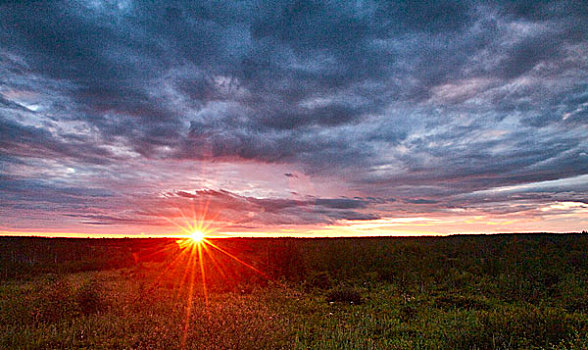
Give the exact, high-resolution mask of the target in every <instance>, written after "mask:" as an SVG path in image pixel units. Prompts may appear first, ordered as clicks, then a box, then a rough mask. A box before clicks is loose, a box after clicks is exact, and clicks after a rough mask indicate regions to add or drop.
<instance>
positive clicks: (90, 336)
mask: <svg viewBox="0 0 588 350" xmlns="http://www.w3.org/2000/svg"><path fill="white" fill-rule="evenodd" d="M21 243H22V242H21ZM28 243H30V242H28ZM70 243H71V242H69V243H67V244H70ZM92 243H93V244H96V242H92ZM168 243H169V242H167V241H165V242H164V241H161V247H160V248H161V249H154V250H149V249H151V248H153V246H151V245H149V246H148V247H147V248H145V247H143V248H141V249H143V250H141V249H139V248H137V247H138V246H140V244H137V242H133V241H129V242H128V244H129V246H131V247H135V248H136V249H138V250H135V251H133V253H136V252H137V251H138V252H139V253H140V254H143V257H144V258H142V259H135V260H131V261H132V262H131V263H129V264H128V265H127V266H126V267H120V266H119V265H118V264H119V262H117V264H116V266H110V267H109V266H107V261H106V262H101V263H100V264H101V265H100V266H101V267H100V268H97V269H94V270H89V271H77V272H76V271H63V270H60V271H57V273H55V272H49V273H48V272H46V270H45V268H46V267H45V268H44V269H43V271H41V272H39V273H35V268H34V267H29V269H28V270H26V271H27V274H26V275H23V276H22V277H20V278H18V276H17V278H14V277H13V278H5V279H4V280H3V281H2V283H1V284H0V348H7V349H12V348H19V349H53V348H76V349H78V348H93V349H99V348H103V349H117V348H118V349H129V348H133V349H181V348H189V349H262V348H269V349H533V348H534V349H586V348H588V336H587V335H586V334H588V313H587V310H586V305H588V302H587V301H588V293H587V288H586V285H587V281H588V278H587V271H588V269H587V264H588V259H587V256H586V254H587V253H586V252H588V249H586V248H587V247H588V241H587V240H586V236H582V235H570V236H550V235H538V236H496V237H483V236H479V237H467V236H466V237H450V238H443V239H442V238H427V239H424V238H422V239H400V238H389V239H379V240H378V239H349V240H227V241H222V242H221V241H220V240H219V242H215V244H219V245H220V244H223V248H225V249H226V250H227V251H229V252H231V253H233V254H234V256H236V257H238V258H239V259H241V260H243V261H245V262H247V263H248V264H250V265H251V266H253V267H255V268H257V269H259V270H261V271H262V272H264V273H265V274H266V275H267V277H268V278H265V277H260V276H259V274H257V273H255V272H254V271H252V270H251V269H249V268H247V267H243V265H241V264H238V263H237V262H236V261H235V260H234V259H231V258H228V257H226V256H224V257H223V256H220V255H219V256H215V261H216V262H217V263H218V266H219V267H215V266H216V265H215V264H213V263H211V261H212V260H205V261H209V265H210V266H205V274H206V277H205V281H206V282H207V283H206V285H207V287H208V288H207V290H206V294H205V291H204V290H203V288H202V276H201V275H200V270H199V266H198V264H196V263H195V262H194V261H192V262H191V263H190V262H189V260H179V262H178V260H176V262H175V264H170V262H171V261H172V260H174V259H175V258H176V257H177V256H178V251H176V250H173V249H172V250H170V249H167V248H165V249H164V247H168ZM43 244H46V242H44V243H43ZM76 244H86V243H84V241H78V243H76ZM109 244H110V243H109ZM150 244H151V243H150ZM133 245H134V246H133ZM23 250H26V249H23ZM119 250H120V249H119ZM122 250H123V251H124V249H122ZM131 250H132V249H131ZM131 250H129V251H131ZM154 251H166V252H167V253H166V254H167V255H168V256H163V258H161V256H160V257H158V258H156V259H151V258H150V256H151V255H150V254H151V253H152V252H154ZM513 251H516V252H517V253H516V255H514V254H513ZM147 253H149V254H147ZM17 255H18V254H17ZM79 258H80V259H84V257H83V255H81V256H79ZM115 258H116V259H117V261H123V260H124V259H121V257H120V256H119V257H115ZM34 259H35V257H34V256H32V257H31V258H30V259H28V260H27V261H31V260H34ZM72 262H73V263H75V259H74V260H72ZM73 263H72V264H71V266H77V265H75V264H73ZM105 264H106V265H105ZM104 266H107V268H105V267H104ZM193 267H196V270H194V269H193ZM61 269H62V268H61ZM191 276H193V279H191ZM191 281H194V284H193V287H192V288H190V284H191V283H190V282H191Z"/></svg>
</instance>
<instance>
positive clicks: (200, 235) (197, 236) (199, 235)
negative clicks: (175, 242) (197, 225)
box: [190, 230, 204, 243]
mask: <svg viewBox="0 0 588 350" xmlns="http://www.w3.org/2000/svg"><path fill="white" fill-rule="evenodd" d="M190 238H191V239H192V241H194V242H197V243H198V242H202V240H203V239H204V232H202V231H200V230H195V231H193V232H192V234H191V235H190Z"/></svg>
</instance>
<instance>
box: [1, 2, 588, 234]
mask: <svg viewBox="0 0 588 350" xmlns="http://www.w3.org/2000/svg"><path fill="white" fill-rule="evenodd" d="M194 220H196V221H198V222H200V223H203V222H204V223H205V225H206V226H208V227H209V229H210V230H211V232H212V231H215V232H216V234H218V235H257V236H264V235H274V236H284V235H295V236H348V235H370V236H375V235H419V234H427V235H428V234H451V233H493V232H545V231H549V232H571V231H582V230H586V229H588V2H586V1H501V2H494V1H459V2H453V1H437V2H431V3H428V4H425V2H416V1H415V2H410V1H406V2H405V1H381V2H380V1H349V2H340V1H320V2H313V1H300V2H298V1H281V0H278V1H205V2H204V1H203V2H199V1H197V2H191V1H190V2H177V1H159V2H157V1H153V2H152V1H142V2H139V1H130V0H121V1H115V0H112V1H95V0H90V1H30V2H26V3H24V2H19V1H4V2H2V4H0V235H31V234H32V235H54V236H57V235H66V236H68V235H69V236H76V235H82V236H91V237H97V236H106V235H111V236H117V235H118V236H134V235H174V234H177V233H181V232H183V230H182V229H183V228H185V227H187V226H188V224H189V223H193V221H194Z"/></svg>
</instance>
